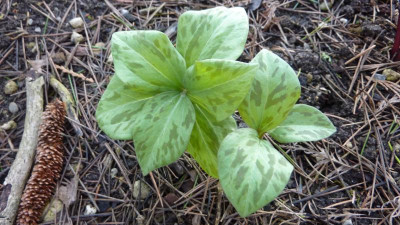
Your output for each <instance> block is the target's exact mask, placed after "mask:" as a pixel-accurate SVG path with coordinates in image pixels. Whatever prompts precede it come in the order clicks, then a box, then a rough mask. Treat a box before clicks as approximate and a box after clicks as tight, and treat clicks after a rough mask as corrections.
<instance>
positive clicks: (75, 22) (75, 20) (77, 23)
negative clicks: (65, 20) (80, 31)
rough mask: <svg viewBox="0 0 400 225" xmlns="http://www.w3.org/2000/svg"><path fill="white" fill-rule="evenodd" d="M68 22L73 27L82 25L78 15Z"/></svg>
mask: <svg viewBox="0 0 400 225" xmlns="http://www.w3.org/2000/svg"><path fill="white" fill-rule="evenodd" d="M69 24H71V27H73V28H80V27H83V19H82V18H80V17H75V18H73V19H71V20H70V21H69Z"/></svg>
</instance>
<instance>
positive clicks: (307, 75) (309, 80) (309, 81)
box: [306, 73, 313, 83]
mask: <svg viewBox="0 0 400 225" xmlns="http://www.w3.org/2000/svg"><path fill="white" fill-rule="evenodd" d="M306 78H307V83H311V81H312V80H313V75H312V74H311V73H307V74H306Z"/></svg>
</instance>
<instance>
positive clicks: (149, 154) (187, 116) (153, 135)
mask: <svg viewBox="0 0 400 225" xmlns="http://www.w3.org/2000/svg"><path fill="white" fill-rule="evenodd" d="M194 122H195V112H194V108H193V105H192V103H191V102H190V100H189V98H188V97H187V96H186V95H185V93H179V92H176V91H170V92H164V93H161V94H159V95H157V96H155V97H154V98H152V99H150V100H149V101H147V102H146V104H145V105H144V106H143V109H142V110H141V112H140V117H138V118H137V119H136V120H135V124H134V126H133V128H132V134H133V135H132V136H133V140H134V144H135V152H136V156H137V159H138V162H139V165H140V168H141V169H142V172H143V174H144V175H147V174H148V173H149V172H150V171H152V170H154V169H157V168H160V167H162V166H166V165H168V164H170V163H172V162H174V161H176V160H177V159H178V158H179V157H180V156H181V155H182V154H183V152H184V151H185V149H186V147H187V145H188V143H189V138H190V134H191V133H192V128H193V124H194Z"/></svg>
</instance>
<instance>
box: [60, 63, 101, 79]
mask: <svg viewBox="0 0 400 225" xmlns="http://www.w3.org/2000/svg"><path fill="white" fill-rule="evenodd" d="M54 67H55V68H56V69H59V70H61V71H63V72H64V73H68V74H71V75H72V76H74V77H78V78H81V79H82V80H84V81H89V82H90V83H93V82H94V81H93V79H92V78H87V77H85V76H84V75H83V74H81V73H75V72H74V71H72V70H69V69H67V68H65V67H63V66H59V65H56V64H54Z"/></svg>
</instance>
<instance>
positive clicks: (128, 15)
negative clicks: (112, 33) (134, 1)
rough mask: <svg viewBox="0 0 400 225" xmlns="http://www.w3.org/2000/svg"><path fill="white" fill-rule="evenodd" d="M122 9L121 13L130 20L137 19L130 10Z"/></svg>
mask: <svg viewBox="0 0 400 225" xmlns="http://www.w3.org/2000/svg"><path fill="white" fill-rule="evenodd" d="M120 11H121V14H122V15H123V16H124V17H125V19H127V20H128V21H129V22H131V23H132V22H134V21H135V19H136V18H135V17H134V16H133V15H132V14H130V13H129V11H128V10H126V9H121V10H120Z"/></svg>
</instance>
